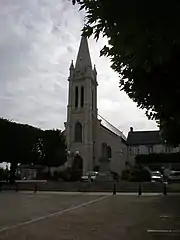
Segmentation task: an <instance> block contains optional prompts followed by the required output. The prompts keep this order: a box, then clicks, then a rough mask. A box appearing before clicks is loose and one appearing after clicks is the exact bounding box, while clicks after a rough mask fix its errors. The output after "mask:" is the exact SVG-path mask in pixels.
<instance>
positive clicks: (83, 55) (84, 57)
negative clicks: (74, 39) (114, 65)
mask: <svg viewBox="0 0 180 240" xmlns="http://www.w3.org/2000/svg"><path fill="white" fill-rule="evenodd" d="M85 67H90V68H92V63H91V57H90V53H89V47H88V41H87V38H86V37H84V36H82V37H81V43H80V47H79V52H78V56H77V60H76V65H75V68H76V69H84V68H85Z"/></svg>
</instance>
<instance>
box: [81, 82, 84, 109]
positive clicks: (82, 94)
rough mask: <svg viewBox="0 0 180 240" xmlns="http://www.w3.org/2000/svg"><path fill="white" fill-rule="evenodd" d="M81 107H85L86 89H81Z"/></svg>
mask: <svg viewBox="0 0 180 240" xmlns="http://www.w3.org/2000/svg"><path fill="white" fill-rule="evenodd" d="M81 107H84V87H83V86H82V87H81Z"/></svg>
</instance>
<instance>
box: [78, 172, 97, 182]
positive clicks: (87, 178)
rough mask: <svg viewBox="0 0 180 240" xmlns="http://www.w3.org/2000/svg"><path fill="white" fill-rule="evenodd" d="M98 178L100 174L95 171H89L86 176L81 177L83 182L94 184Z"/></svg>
mask: <svg viewBox="0 0 180 240" xmlns="http://www.w3.org/2000/svg"><path fill="white" fill-rule="evenodd" d="M97 176H98V172H95V171H89V172H87V173H86V174H85V175H84V176H82V177H81V181H84V182H86V181H91V182H94V181H95V180H96V178H97Z"/></svg>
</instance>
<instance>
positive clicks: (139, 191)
mask: <svg viewBox="0 0 180 240" xmlns="http://www.w3.org/2000/svg"><path fill="white" fill-rule="evenodd" d="M138 195H139V196H141V195H142V187H141V183H139V187H138Z"/></svg>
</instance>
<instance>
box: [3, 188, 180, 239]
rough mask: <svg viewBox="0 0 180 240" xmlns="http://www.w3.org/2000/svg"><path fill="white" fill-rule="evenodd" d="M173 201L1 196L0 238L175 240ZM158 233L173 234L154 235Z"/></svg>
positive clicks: (177, 215)
mask: <svg viewBox="0 0 180 240" xmlns="http://www.w3.org/2000/svg"><path fill="white" fill-rule="evenodd" d="M179 200H180V196H165V197H163V196H161V195H154V196H153V195H151V196H140V197H139V196H135V195H134V196H133V195H132V196H131V195H129V196H128V195H127V196H126V195H116V196H112V195H106V194H105V195H102V194H101V195H98V194H94V195H93V194H83V193H82V194H76V193H75V194H67V193H66V194H62V193H61V194H58V193H57V194H56V193H36V194H35V193H4V192H2V193H0V239H8V240H10V239H14V240H22V239H23V240H25V239H26V240H27V239H33V240H36V239H40V240H41V239H43V240H44V239H45V240H46V239H53V240H56V239H73V240H74V239H78V240H81V239H82V240H89V239H94V240H96V239H98V240H99V239H111V240H113V239H123V240H127V239H128V240H129V239H133V240H134V239H138V240H141V239H143V240H144V239H147V240H148V239H149V240H151V239H152V240H153V239H165V240H166V239H168V240H169V239H180V234H179V233H178V231H179V230H180V209H179ZM164 229H165V230H167V229H171V230H172V229H174V230H176V231H174V232H172V233H169V232H168V233H167V232H162V233H161V232H158V231H159V230H164ZM156 230H158V231H156ZM177 230H178V231H177ZM147 231H150V232H149V233H147ZM153 231H154V232H153Z"/></svg>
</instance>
